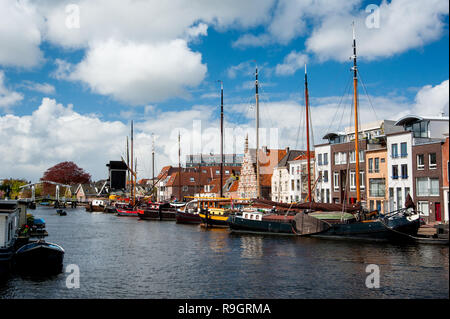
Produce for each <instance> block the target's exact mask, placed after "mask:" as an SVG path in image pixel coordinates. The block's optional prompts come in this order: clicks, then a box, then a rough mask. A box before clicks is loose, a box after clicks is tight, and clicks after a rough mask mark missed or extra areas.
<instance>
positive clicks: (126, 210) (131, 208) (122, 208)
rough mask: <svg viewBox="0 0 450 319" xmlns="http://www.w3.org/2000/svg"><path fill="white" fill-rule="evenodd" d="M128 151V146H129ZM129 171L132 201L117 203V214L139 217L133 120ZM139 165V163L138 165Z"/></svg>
mask: <svg viewBox="0 0 450 319" xmlns="http://www.w3.org/2000/svg"><path fill="white" fill-rule="evenodd" d="M127 151H128V148H127ZM126 165H127V168H128V171H129V172H130V174H131V176H130V181H131V183H130V184H131V185H130V187H131V188H130V201H129V202H128V203H116V211H117V213H116V215H117V216H132V217H137V216H138V212H137V210H136V207H135V206H136V195H135V187H136V167H135V168H134V170H133V121H131V168H130V166H129V165H128V163H126ZM136 166H137V165H136Z"/></svg>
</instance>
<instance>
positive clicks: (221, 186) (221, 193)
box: [219, 81, 223, 198]
mask: <svg viewBox="0 0 450 319" xmlns="http://www.w3.org/2000/svg"><path fill="white" fill-rule="evenodd" d="M219 82H220V186H219V189H220V192H219V197H220V198H222V197H223V82H222V81H219Z"/></svg>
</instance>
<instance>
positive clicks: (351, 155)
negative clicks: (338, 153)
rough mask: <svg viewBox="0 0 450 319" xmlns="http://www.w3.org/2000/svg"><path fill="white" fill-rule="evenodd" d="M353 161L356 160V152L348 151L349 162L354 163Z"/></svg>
mask: <svg viewBox="0 0 450 319" xmlns="http://www.w3.org/2000/svg"><path fill="white" fill-rule="evenodd" d="M355 162H356V152H355V151H351V152H350V163H355Z"/></svg>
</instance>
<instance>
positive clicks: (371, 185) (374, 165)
mask: <svg viewBox="0 0 450 319" xmlns="http://www.w3.org/2000/svg"><path fill="white" fill-rule="evenodd" d="M365 153H366V159H365V165H366V185H367V187H368V192H367V208H368V209H369V211H374V210H376V211H378V212H386V211H387V206H388V205H387V200H388V197H387V194H388V192H387V178H388V176H387V174H388V169H387V149H386V148H379V149H372V150H366V152H365Z"/></svg>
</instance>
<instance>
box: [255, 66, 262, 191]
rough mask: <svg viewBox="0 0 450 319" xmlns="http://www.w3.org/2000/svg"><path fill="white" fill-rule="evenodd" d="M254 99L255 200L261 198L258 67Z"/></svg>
mask: <svg viewBox="0 0 450 319" xmlns="http://www.w3.org/2000/svg"><path fill="white" fill-rule="evenodd" d="M255 99H256V198H260V197H261V188H260V185H259V179H260V178H259V156H258V151H259V96H258V67H256V80H255Z"/></svg>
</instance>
